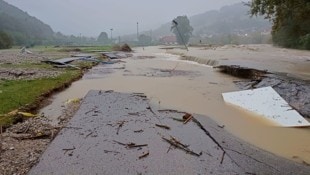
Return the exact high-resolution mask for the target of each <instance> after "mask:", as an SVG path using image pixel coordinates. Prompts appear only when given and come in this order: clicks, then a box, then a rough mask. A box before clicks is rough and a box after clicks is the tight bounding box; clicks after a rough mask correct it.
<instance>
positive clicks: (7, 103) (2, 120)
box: [0, 70, 82, 125]
mask: <svg viewBox="0 0 310 175" xmlns="http://www.w3.org/2000/svg"><path fill="white" fill-rule="evenodd" d="M81 74H82V72H81V71H79V70H67V71H66V72H64V73H63V74H61V75H59V76H58V77H56V78H43V79H36V80H14V81H13V80H12V81H11V80H6V81H1V82H0V125H7V124H10V123H11V122H12V121H13V119H11V118H8V117H5V116H2V117H1V114H6V113H8V112H10V111H12V110H15V109H18V108H19V107H22V106H25V105H26V104H32V103H35V102H36V100H37V99H38V97H40V96H41V95H42V94H44V93H47V92H50V91H51V90H53V89H56V88H60V87H62V86H63V85H64V84H66V83H68V82H71V81H72V80H74V79H77V78H78V77H79V76H80V75H81Z"/></svg>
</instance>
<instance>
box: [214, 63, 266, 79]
mask: <svg viewBox="0 0 310 175" xmlns="http://www.w3.org/2000/svg"><path fill="white" fill-rule="evenodd" d="M214 68H216V69H219V70H220V71H221V72H223V73H226V74H230V75H232V76H236V77H240V78H250V79H254V80H260V79H262V78H263V77H264V76H265V75H266V74H268V71H267V70H257V69H252V68H245V67H240V66H238V65H220V66H215V67H214Z"/></svg>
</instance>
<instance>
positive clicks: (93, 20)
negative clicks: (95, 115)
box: [5, 0, 241, 36]
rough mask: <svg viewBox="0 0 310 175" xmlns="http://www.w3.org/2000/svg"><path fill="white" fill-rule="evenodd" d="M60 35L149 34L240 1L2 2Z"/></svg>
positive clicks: (108, 0) (30, 0)
mask: <svg viewBox="0 0 310 175" xmlns="http://www.w3.org/2000/svg"><path fill="white" fill-rule="evenodd" d="M5 1H6V2H8V3H10V4H12V5H14V6H17V7H18V8H20V9H22V10H23V11H26V12H28V14H30V15H32V16H35V17H37V18H38V19H40V20H42V21H43V22H45V23H47V24H49V25H50V26H51V27H52V28H53V29H54V31H56V32H57V31H60V32H62V33H64V34H73V35H79V34H80V33H81V34H82V35H85V36H98V35H99V33H100V32H101V31H106V32H109V31H110V28H113V29H114V30H113V34H114V35H115V36H117V35H123V34H128V33H135V31H136V23H137V22H139V28H140V30H150V29H155V28H157V27H159V26H160V25H161V24H163V23H166V22H169V21H171V19H173V18H174V17H176V16H178V15H187V16H192V15H195V14H199V13H203V12H205V11H207V10H212V9H219V8H220V7H222V6H224V5H230V4H233V3H236V2H241V0H190V1H189V0H153V1H147V0H131V1H129V0H5Z"/></svg>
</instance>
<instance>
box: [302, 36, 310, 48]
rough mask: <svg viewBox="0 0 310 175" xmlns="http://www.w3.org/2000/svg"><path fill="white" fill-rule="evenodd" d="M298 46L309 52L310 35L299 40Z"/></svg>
mask: <svg viewBox="0 0 310 175" xmlns="http://www.w3.org/2000/svg"><path fill="white" fill-rule="evenodd" d="M300 45H301V47H302V48H303V49H307V50H310V34H307V35H305V36H302V37H301V38H300Z"/></svg>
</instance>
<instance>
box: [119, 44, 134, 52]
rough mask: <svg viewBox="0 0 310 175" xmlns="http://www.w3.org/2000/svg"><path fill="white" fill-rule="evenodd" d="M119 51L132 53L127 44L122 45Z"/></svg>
mask: <svg viewBox="0 0 310 175" xmlns="http://www.w3.org/2000/svg"><path fill="white" fill-rule="evenodd" d="M121 51H123V52H132V49H131V48H130V46H129V45H128V44H123V45H122V46H121Z"/></svg>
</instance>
